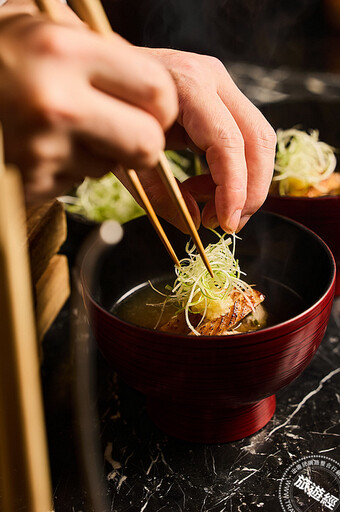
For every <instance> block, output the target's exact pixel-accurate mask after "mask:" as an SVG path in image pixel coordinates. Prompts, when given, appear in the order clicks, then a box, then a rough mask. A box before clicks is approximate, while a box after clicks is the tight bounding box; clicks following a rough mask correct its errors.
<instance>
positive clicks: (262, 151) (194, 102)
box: [149, 49, 276, 231]
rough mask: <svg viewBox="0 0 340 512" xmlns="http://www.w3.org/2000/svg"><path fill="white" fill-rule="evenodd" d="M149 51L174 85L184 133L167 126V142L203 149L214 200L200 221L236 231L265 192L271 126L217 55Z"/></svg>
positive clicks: (272, 143) (268, 177) (271, 151)
mask: <svg viewBox="0 0 340 512" xmlns="http://www.w3.org/2000/svg"><path fill="white" fill-rule="evenodd" d="M149 51H151V52H152V54H153V55H156V56H157V57H158V58H159V59H160V60H162V61H163V62H165V64H166V66H167V68H168V69H169V70H170V73H171V74H172V76H173V78H174V80H175V82H176V85H177V88H178V96H179V105H180V114H179V117H178V123H179V124H180V125H181V126H182V127H183V128H184V129H185V131H186V132H187V137H186V136H185V135H183V133H182V132H181V131H180V130H176V131H175V130H171V131H170V133H169V141H170V142H171V143H172V144H174V147H175V148H176V147H181V144H182V143H183V142H188V141H189V143H192V144H194V145H196V146H198V147H199V148H200V149H201V150H204V151H206V156H207V161H208V164H209V167H210V171H211V174H212V177H213V180H214V182H215V184H216V192H215V201H213V200H210V201H209V202H208V203H207V204H206V207H205V208H204V210H203V212H202V221H203V224H205V225H206V226H207V227H215V226H216V225H217V224H218V223H219V224H220V225H221V227H222V228H223V229H225V230H227V231H233V230H236V231H237V230H239V229H241V228H242V226H243V225H244V224H245V222H246V221H247V219H248V218H249V217H250V216H251V215H252V214H253V213H254V212H255V211H256V210H257V209H258V208H259V207H260V206H261V204H262V203H263V201H264V200H265V198H266V195H267V192H268V188H269V184H270V181H271V178H272V173H273V163H274V158H275V142H276V137H275V133H274V131H273V129H272V128H271V126H270V125H269V123H268V122H267V121H266V120H265V119H264V117H263V116H262V114H261V113H260V112H259V111H258V109H257V108H256V107H255V106H254V105H252V104H251V102H250V101H249V100H247V98H246V97H245V96H244V95H243V94H242V93H241V91H240V90H239V89H238V88H237V86H236V85H235V83H234V82H233V81H232V79H231V77H230V76H229V74H228V73H227V71H226V69H225V67H224V66H223V64H222V63H221V62H220V61H218V59H215V58H212V57H207V56H202V55H195V54H190V53H186V52H176V51H173V50H157V49H156V50H149ZM191 141H192V142H191ZM176 144H178V146H177V145H176ZM191 147H192V146H191Z"/></svg>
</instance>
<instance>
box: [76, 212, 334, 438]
mask: <svg viewBox="0 0 340 512" xmlns="http://www.w3.org/2000/svg"><path fill="white" fill-rule="evenodd" d="M143 222H144V223H143ZM125 229H126V231H127V233H126V237H125V239H124V240H123V244H122V246H121V247H120V246H118V247H117V248H116V250H113V251H112V253H111V252H110V253H109V255H108V257H107V258H106V260H105V261H104V262H103V261H101V262H100V264H99V267H100V268H101V269H103V271H102V272H101V277H100V279H99V285H98V290H97V291H95V292H94V293H90V292H89V291H88V289H87V286H86V278H84V276H83V282H84V283H85V296H86V300H87V303H88V310H89V312H90V318H91V324H92V328H93V331H94V334H95V337H96V339H97V342H98V344H99V347H100V349H101V351H102V352H103V354H104V355H105V357H106V358H107V359H108V361H110V362H111V363H112V365H113V366H114V368H115V369H116V370H117V371H118V373H119V375H120V376H121V377H122V378H123V379H124V380H125V381H126V382H127V383H128V384H129V385H130V386H132V387H133V388H135V389H137V390H139V391H141V392H142V393H144V394H145V395H146V396H147V407H148V411H149V414H150V416H151V418H152V419H153V420H154V422H155V423H156V424H157V425H158V426H159V427H160V428H161V429H163V430H164V431H165V432H167V433H168V434H171V435H173V436H175V437H178V438H181V439H185V440H189V441H195V442H204V443H221V442H227V441H232V440H236V439H240V438H243V437H246V436H249V435H251V434H253V433H254V432H256V431H257V430H259V429H260V428H262V427H263V426H264V425H265V424H266V423H267V422H268V421H269V420H270V418H271V417H272V415H273V414H274V411H275V396H274V395H275V393H276V392H277V391H278V390H279V389H281V388H282V387H284V386H286V385H287V384H288V383H290V382H291V381H292V380H294V379H295V378H296V377H297V376H298V375H299V374H300V373H301V372H302V371H303V370H304V368H305V367H306V366H307V365H308V363H309V362H310V360H311V358H312V357H313V355H314V353H315V351H316V350H317V348H318V346H319V344H320V342H321V340H322V338H323V336H324V333H325V330H326V327H327V323H328V319H329V315H330V312H331V307H332V301H333V294H334V284H335V265H334V259H333V258H332V256H331V254H330V252H329V250H328V249H327V247H326V246H325V245H324V244H323V242H322V241H321V240H320V239H319V238H318V237H316V236H315V235H313V234H311V233H310V232H309V231H308V230H307V229H306V228H304V227H303V226H300V225H298V224H296V223H294V222H293V221H290V220H288V219H284V218H281V217H277V216H274V215H272V214H268V213H264V212H261V213H259V214H257V215H256V216H254V218H253V219H252V220H251V221H250V224H249V226H248V228H247V230H245V231H244V240H243V241H244V244H245V245H244V247H245V248H244V249H243V251H244V256H246V253H247V252H248V251H249V252H250V254H249V255H250V260H249V261H250V264H256V272H260V271H262V272H263V273H268V274H269V275H271V276H272V277H273V278H275V277H276V278H278V279H280V280H281V281H282V282H283V283H285V285H287V286H288V285H290V284H291V283H292V282H293V283H295V286H296V290H298V292H299V294H302V295H305V297H304V299H305V302H306V304H307V307H306V309H305V310H302V312H299V313H297V314H296V316H294V315H293V317H292V318H290V319H288V320H286V321H283V322H281V323H279V324H277V325H274V326H272V327H268V328H265V329H263V330H260V331H257V332H252V333H245V334H238V335H234V336H228V337H218V336H214V337H205V336H200V337H196V336H178V335H173V334H169V333H163V332H159V331H155V330H150V329H146V328H142V327H139V326H136V325H133V324H131V323H128V322H125V321H122V320H121V319H119V318H118V317H116V316H114V315H113V314H112V313H110V312H109V309H110V308H109V305H110V304H111V306H112V304H113V303H114V302H112V301H115V300H117V299H116V297H119V293H118V295H117V294H115V292H113V289H114V283H116V286H117V287H118V288H122V287H123V286H125V287H126V288H127V289H129V287H133V283H136V282H137V283H138V282H139V283H141V282H144V280H145V275H149V274H150V273H151V272H152V269H153V268H154V267H155V268H154V275H157V272H161V269H160V268H157V267H161V266H162V265H163V264H164V266H166V265H167V263H166V262H165V263H166V264H165V263H164V261H163V260H157V259H155V260H154V261H153V262H152V265H151V263H150V262H149V259H148V257H149V252H148V251H149V245H148V243H146V244H145V247H144V248H143V247H142V246H139V250H138V257H139V263H140V265H139V263H136V264H135V265H136V267H135V269H132V270H131V267H130V262H129V261H128V262H127V265H128V266H129V268H130V273H131V274H130V276H129V279H130V281H129V282H128V283H125V280H124V278H123V277H122V275H124V268H123V267H124V263H123V262H125V260H126V259H129V257H130V255H131V244H132V245H133V244H134V243H137V245H138V242H139V240H138V239H136V237H138V236H141V237H142V238H144V239H145V237H146V239H148V237H149V234H148V233H147V231H148V228H147V224H145V221H143V220H138V221H133V223H130V226H127V227H126V228H125ZM261 232H262V242H261V243H260V245H258V246H256V240H257V239H258V238H259V236H258V235H256V233H261ZM175 235H176V231H174V232H173V234H172V238H171V240H172V241H175V242H176V240H174V238H173V236H175ZM291 235H292V236H291ZM150 236H152V241H150V243H151V245H152V246H153V247H156V245H157V244H158V241H157V240H156V239H155V238H154V235H153V234H151V233H150ZM177 236H178V237H179V241H178V247H180V246H181V245H182V239H181V236H182V237H183V235H177ZM208 236H211V233H210V235H208ZM282 238H283V239H282ZM130 239H132V241H130ZM154 244H155V245H154ZM299 244H300V245H299ZM157 247H158V245H157ZM294 247H296V248H294ZM241 249H242V248H240V252H241V253H242V250H241ZM160 250H162V249H160ZM175 250H178V249H177V247H176V246H175ZM304 250H305V251H306V253H308V257H309V258H311V260H310V261H307V262H306V261H305V260H304V259H303V257H306V254H302V257H301V252H302V251H304ZM261 251H262V252H263V254H265V253H266V251H267V252H268V258H269V259H263V258H265V257H264V256H263V257H261V255H260V252H261ZM156 254H157V252H156ZM160 254H163V253H162V252H161V253H160ZM299 255H300V256H299ZM119 258H124V259H121V260H120V259H119ZM313 258H314V259H315V261H313ZM275 259H277V264H276V262H275ZM257 260H259V262H257ZM119 261H121V265H122V267H121V268H117V267H118V265H119ZM138 265H139V267H138ZM148 265H150V266H149V268H147V269H146V270H145V271H144V266H146V267H148ZM318 265H320V268H319V269H318V270H316V268H318ZM291 267H292V268H291ZM249 268H250V267H249ZM134 273H136V276H134ZM150 277H152V276H150ZM134 279H135V280H134ZM124 291H125V290H121V293H120V295H122V293H124ZM278 304H279V303H278Z"/></svg>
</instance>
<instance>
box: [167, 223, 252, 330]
mask: <svg viewBox="0 0 340 512" xmlns="http://www.w3.org/2000/svg"><path fill="white" fill-rule="evenodd" d="M214 233H216V235H217V236H218V237H219V240H218V242H217V243H212V244H209V245H208V246H207V247H206V248H205V252H206V255H207V258H208V260H209V262H210V264H211V268H212V270H213V274H214V277H213V278H212V277H211V275H210V274H209V272H208V270H207V269H206V267H205V265H204V263H203V260H202V258H201V256H200V255H199V254H198V253H197V252H196V249H195V246H193V245H190V242H189V243H188V244H187V245H186V252H187V254H188V256H187V257H186V258H183V259H182V260H181V261H180V263H181V266H180V267H175V272H176V276H177V277H176V280H175V282H174V284H173V287H172V290H171V293H170V295H168V296H167V297H168V300H170V301H172V302H175V303H177V304H178V306H179V311H178V312H180V311H183V310H184V312H185V319H186V323H187V325H188V327H189V328H190V330H191V331H192V332H193V333H194V334H196V335H197V336H199V335H200V334H199V332H198V331H197V330H196V329H195V328H194V326H193V325H192V323H191V322H190V317H189V313H199V314H201V315H202V318H201V320H200V323H199V325H200V324H201V323H202V322H203V321H204V319H205V318H206V314H207V310H208V308H209V307H214V304H217V305H218V304H220V303H221V302H222V301H226V299H228V297H229V296H230V294H231V292H232V291H233V290H237V291H239V292H241V293H242V294H243V295H244V296H245V298H246V300H248V301H249V304H250V305H251V307H252V308H253V306H252V303H251V301H250V300H249V298H248V295H249V294H251V291H252V288H251V286H250V285H248V284H247V283H246V282H244V281H243V280H242V279H241V278H240V276H241V274H243V275H245V274H244V272H242V271H241V270H240V267H239V263H238V260H237V259H235V242H236V238H237V237H236V235H235V234H233V235H232V236H231V237H228V238H226V233H224V234H223V235H220V234H219V233H217V232H216V231H214Z"/></svg>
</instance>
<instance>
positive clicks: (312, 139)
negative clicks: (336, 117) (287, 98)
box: [273, 128, 336, 195]
mask: <svg viewBox="0 0 340 512" xmlns="http://www.w3.org/2000/svg"><path fill="white" fill-rule="evenodd" d="M335 167H336V157H335V154H334V149H333V148H332V147H331V146H329V145H328V144H326V143H325V142H321V141H320V140H319V132H318V130H312V131H311V132H310V133H306V132H304V131H302V130H298V129H296V128H291V129H289V130H278V131H277V150H276V159H275V165H274V169H275V174H274V177H273V181H279V182H280V183H279V193H280V195H286V194H287V191H288V188H289V184H290V182H291V181H292V180H293V181H294V180H296V181H297V182H299V183H300V184H301V185H302V186H305V187H309V186H314V187H316V188H317V187H318V184H319V183H320V182H321V181H323V180H325V179H327V178H329V176H330V175H331V174H332V173H333V171H334V169H335Z"/></svg>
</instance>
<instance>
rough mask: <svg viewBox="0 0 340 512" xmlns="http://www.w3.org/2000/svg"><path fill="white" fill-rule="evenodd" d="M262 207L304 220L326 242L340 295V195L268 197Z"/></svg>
mask: <svg viewBox="0 0 340 512" xmlns="http://www.w3.org/2000/svg"><path fill="white" fill-rule="evenodd" d="M262 209H263V210H267V211H270V212H274V213H278V214H280V215H285V216H287V217H289V218H291V219H294V220H296V221H297V222H301V224H303V225H304V226H307V227H308V228H309V229H311V230H312V231H314V232H315V233H317V234H318V235H319V236H320V237H321V238H322V239H323V240H324V242H326V244H327V245H328V247H329V248H330V249H331V251H332V253H333V255H334V258H335V261H336V267H337V277H336V285H335V295H340V196H333V197H331V196H330V197H314V198H313V197H305V198H304V197H280V196H268V197H267V199H266V201H265V203H264V205H263V206H262Z"/></svg>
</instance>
